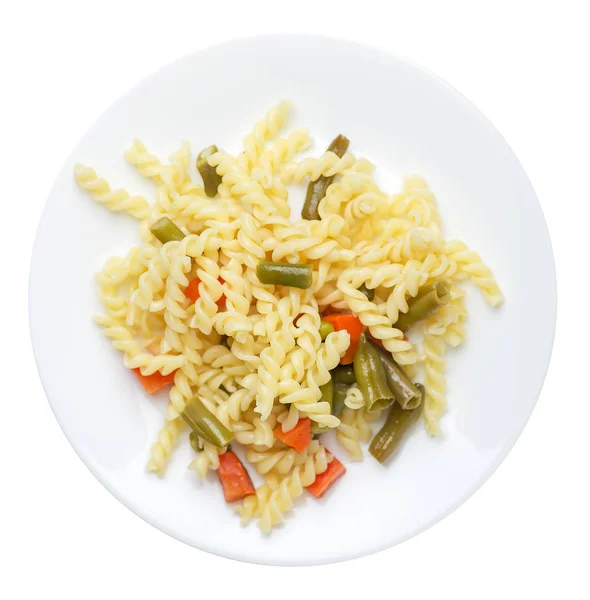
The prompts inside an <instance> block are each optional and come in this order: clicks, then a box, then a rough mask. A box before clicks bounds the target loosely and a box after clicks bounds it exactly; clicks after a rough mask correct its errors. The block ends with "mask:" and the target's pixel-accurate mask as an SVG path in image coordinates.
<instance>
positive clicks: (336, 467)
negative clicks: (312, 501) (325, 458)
mask: <svg viewBox="0 0 590 600" xmlns="http://www.w3.org/2000/svg"><path fill="white" fill-rule="evenodd" d="M328 454H329V452H328ZM344 473H346V467H345V466H344V465H343V464H342V463H341V462H340V461H339V460H338V459H337V458H336V457H335V456H334V457H333V458H332V462H330V463H328V468H327V469H326V470H325V471H324V472H323V473H320V474H319V475H316V478H315V481H314V482H313V483H312V484H311V485H308V486H307V491H308V492H311V493H312V494H313V495H314V496H315V497H316V498H321V497H322V496H323V495H324V494H325V493H326V492H327V491H328V490H329V489H330V488H331V487H332V486H333V485H334V484H335V483H336V482H337V481H338V480H339V479H340V478H341V477H342V475H344Z"/></svg>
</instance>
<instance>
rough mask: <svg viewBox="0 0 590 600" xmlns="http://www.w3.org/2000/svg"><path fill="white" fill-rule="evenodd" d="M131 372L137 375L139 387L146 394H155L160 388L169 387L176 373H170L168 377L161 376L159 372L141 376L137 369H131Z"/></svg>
mask: <svg viewBox="0 0 590 600" xmlns="http://www.w3.org/2000/svg"><path fill="white" fill-rule="evenodd" d="M133 372H134V373H135V374H136V375H137V378H138V379H139V381H140V382H141V385H143V387H144V389H145V391H146V392H147V393H148V394H155V393H156V392H159V391H160V390H161V389H162V388H165V387H166V386H167V385H170V384H171V383H172V382H173V381H174V374H175V373H176V371H172V373H169V374H168V375H162V373H160V371H156V372H155V373H152V374H151V375H142V374H141V371H140V369H139V368H137V369H133Z"/></svg>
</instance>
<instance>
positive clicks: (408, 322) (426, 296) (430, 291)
mask: <svg viewBox="0 0 590 600" xmlns="http://www.w3.org/2000/svg"><path fill="white" fill-rule="evenodd" d="M450 301H451V283H450V282H449V281H446V280H444V279H440V280H439V281H435V282H434V283H432V284H430V285H428V286H426V288H424V290H422V292H420V293H419V294H418V295H417V296H416V297H415V298H414V300H413V301H412V302H410V304H409V308H408V312H407V313H405V314H401V315H400V316H399V318H398V320H397V323H396V324H395V326H396V327H397V329H399V330H401V331H407V330H408V329H409V328H410V327H411V326H412V325H414V323H417V322H418V321H422V320H423V319H426V318H428V317H429V316H430V315H432V314H433V313H435V312H436V311H437V310H438V309H439V308H440V307H441V306H444V305H445V304H448V303H449V302H450Z"/></svg>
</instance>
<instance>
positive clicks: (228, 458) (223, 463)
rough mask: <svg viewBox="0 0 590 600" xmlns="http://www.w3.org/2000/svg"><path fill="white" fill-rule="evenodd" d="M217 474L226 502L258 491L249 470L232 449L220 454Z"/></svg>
mask: <svg viewBox="0 0 590 600" xmlns="http://www.w3.org/2000/svg"><path fill="white" fill-rule="evenodd" d="M217 474H218V476H219V481H220V482H221V487H222V488H223V496H224V498H225V501H226V502H235V501H236V500H241V499H242V498H244V497H246V496H249V495H250V494H255V493H256V490H255V489H254V486H253V485H252V480H251V479H250V475H248V471H246V469H245V467H244V465H243V464H242V463H241V462H240V459H239V458H238V457H237V456H236V455H235V454H234V453H233V452H232V451H231V450H228V451H227V452H225V453H224V454H220V455H219V469H218V470H217Z"/></svg>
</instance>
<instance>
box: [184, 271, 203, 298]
mask: <svg viewBox="0 0 590 600" xmlns="http://www.w3.org/2000/svg"><path fill="white" fill-rule="evenodd" d="M199 283H201V280H200V279H198V278H197V277H195V278H194V279H191V281H190V282H189V284H188V285H187V286H186V287H185V288H184V295H185V296H186V297H187V298H188V299H189V300H190V301H191V304H194V303H195V302H196V301H197V300H198V299H199V296H200V294H199Z"/></svg>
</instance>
